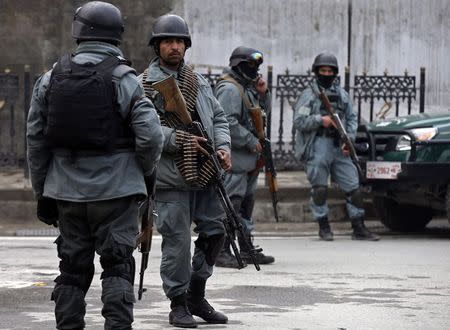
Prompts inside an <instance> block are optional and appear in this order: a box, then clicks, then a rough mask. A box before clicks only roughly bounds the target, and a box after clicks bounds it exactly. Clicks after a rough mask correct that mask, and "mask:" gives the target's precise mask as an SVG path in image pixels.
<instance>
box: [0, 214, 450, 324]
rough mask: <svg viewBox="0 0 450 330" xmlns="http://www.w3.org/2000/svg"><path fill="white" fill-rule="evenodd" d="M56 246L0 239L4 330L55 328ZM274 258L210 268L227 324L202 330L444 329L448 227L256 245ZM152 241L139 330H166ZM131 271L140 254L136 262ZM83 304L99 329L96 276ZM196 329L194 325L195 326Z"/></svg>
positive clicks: (214, 297)
mask: <svg viewBox="0 0 450 330" xmlns="http://www.w3.org/2000/svg"><path fill="white" fill-rule="evenodd" d="M53 240H54V238H18V237H4V238H2V240H0V269H1V270H2V271H1V272H0V315H1V317H0V329H4V330H6V329H11V330H12V329H20V330H23V329H43V330H44V329H45V330H46V329H54V319H53V308H54V304H53V302H51V301H50V293H51V290H52V287H53V279H54V277H55V276H56V275H57V264H58V260H57V258H56V248H55V246H54V244H52V241H53ZM259 242H260V243H261V244H262V245H263V246H264V248H265V249H267V250H268V251H270V252H271V254H273V255H274V256H275V258H276V263H275V264H273V265H266V266H262V267H261V268H262V269H261V271H260V272H257V271H256V270H255V269H254V268H253V267H252V266H251V265H250V266H248V267H247V268H245V269H242V270H240V271H238V270H234V269H226V268H216V271H215V274H214V275H213V277H212V278H211V280H210V281H209V284H208V290H207V298H208V299H209V300H210V302H211V303H212V304H213V305H214V306H215V307H216V308H217V309H218V310H221V311H223V312H225V313H226V314H227V315H228V317H229V320H230V322H229V324H228V325H206V324H204V323H200V325H199V328H200V329H202V328H203V329H292V330H294V329H295V330H298V329H346V330H359V329H380V330H381V329H382V330H384V329H449V328H450V319H449V317H448V310H449V309H450V299H449V297H450V284H449V283H450V275H449V274H450V263H449V262H448V251H449V248H450V226H449V225H448V223H443V224H442V226H437V227H433V228H429V229H427V230H426V232H425V233H421V234H416V235H408V236H404V235H398V236H393V235H390V234H383V233H382V240H381V241H379V242H361V241H352V240H350V238H349V237H348V236H346V235H343V236H338V237H337V238H336V240H335V241H333V242H323V241H319V240H318V239H317V238H316V237H290V238H288V237H284V238H276V237H265V238H263V237H261V238H260V239H259ZM160 243H161V239H160V238H159V237H156V238H155V240H154V242H153V246H152V251H151V253H150V261H149V268H148V271H147V272H146V274H145V286H146V287H147V289H148V291H147V292H146V293H145V294H144V297H143V300H142V301H140V302H138V303H137V304H136V305H135V323H134V328H135V329H170V328H171V327H170V326H169V324H168V317H167V315H168V312H169V301H168V300H167V299H166V298H165V297H164V294H163V292H162V289H161V279H160V277H159V262H160V257H161V253H160V249H159V245H160ZM135 256H136V258H137V260H136V261H137V264H138V265H139V262H140V255H139V254H138V253H136V254H135ZM100 271H101V268H100V266H99V264H98V263H97V264H96V274H95V277H94V281H93V284H92V288H91V290H90V291H89V293H88V295H87V310H88V313H87V316H86V322H87V329H95V330H96V329H103V319H102V317H101V313H100V312H101V301H100V281H99V275H100V274H99V273H100ZM199 320H200V319H199Z"/></svg>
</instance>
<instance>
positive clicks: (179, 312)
mask: <svg viewBox="0 0 450 330" xmlns="http://www.w3.org/2000/svg"><path fill="white" fill-rule="evenodd" d="M170 308H171V309H172V311H171V312H170V313H169V323H170V324H171V325H173V326H174V327H179V328H197V322H196V321H195V320H194V318H193V317H192V314H191V312H190V311H189V309H188V307H187V304H186V294H184V293H183V294H181V295H179V296H176V297H173V298H172V299H171V303H170Z"/></svg>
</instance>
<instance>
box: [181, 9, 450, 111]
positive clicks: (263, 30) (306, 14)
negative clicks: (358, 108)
mask: <svg viewBox="0 0 450 330" xmlns="http://www.w3.org/2000/svg"><path fill="white" fill-rule="evenodd" d="M183 3H184V6H183V9H182V10H180V13H182V12H184V14H185V18H186V20H187V21H188V23H189V25H190V27H191V30H192V35H193V48H192V50H190V54H189V59H190V61H191V62H192V63H201V64H213V65H224V64H225V65H226V64H227V63H228V58H229V55H230V53H231V51H232V50H233V49H234V48H235V47H237V46H239V45H249V46H252V47H255V48H258V49H261V50H262V51H263V52H264V54H265V55H266V62H265V64H271V65H273V67H274V73H275V74H277V73H281V72H284V70H285V69H286V68H289V70H290V71H291V72H292V73H305V71H306V70H307V69H308V68H310V66H311V63H312V61H313V59H314V57H315V55H317V54H318V53H319V52H321V51H323V50H329V51H331V52H333V53H335V54H336V55H337V57H338V60H339V63H340V69H341V71H342V72H343V69H344V66H345V65H346V64H347V36H348V12H347V10H348V3H349V1H348V0H334V1H331V0H278V1H267V0H265V1H264V0H263V1H261V0H247V1H241V0H222V1H220V4H219V3H218V2H216V1H209V0H184V2H183ZM352 9H353V10H352V13H353V15H352V35H351V45H352V47H351V63H350V64H351V65H350V66H351V70H352V74H354V73H358V74H361V73H362V72H363V71H367V72H368V73H369V74H382V73H383V72H384V71H385V70H387V71H388V72H389V74H403V73H404V71H405V70H407V71H408V72H409V73H410V74H414V75H419V69H420V67H421V66H423V67H425V68H426V70H427V71H426V83H427V89H426V92H427V95H426V104H427V105H430V106H436V107H443V108H446V109H449V108H450V106H449V104H450V66H449V65H447V64H448V54H449V53H450V19H449V18H448V17H449V16H450V1H448V0H428V1H422V0H377V1H368V0H353V1H352ZM263 70H264V69H263Z"/></svg>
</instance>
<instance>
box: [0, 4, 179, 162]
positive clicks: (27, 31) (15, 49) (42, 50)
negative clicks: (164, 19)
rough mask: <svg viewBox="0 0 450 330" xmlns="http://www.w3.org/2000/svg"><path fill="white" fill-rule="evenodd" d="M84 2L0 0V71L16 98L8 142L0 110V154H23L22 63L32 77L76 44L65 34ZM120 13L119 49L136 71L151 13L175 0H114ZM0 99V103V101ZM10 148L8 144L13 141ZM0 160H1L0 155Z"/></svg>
mask: <svg viewBox="0 0 450 330" xmlns="http://www.w3.org/2000/svg"><path fill="white" fill-rule="evenodd" d="M85 2H86V1H79V0H0V22H1V28H0V45H1V48H2V51H1V52H0V72H3V71H4V70H5V69H9V70H11V73H13V74H18V75H19V78H20V88H21V89H20V91H19V93H18V95H19V99H18V101H17V102H15V103H14V105H13V106H14V111H15V114H14V125H13V127H14V128H15V132H16V135H15V137H14V138H13V141H11V137H10V131H11V127H10V120H11V112H10V109H11V104H4V106H3V107H1V108H0V156H1V154H2V153H3V154H4V153H5V152H10V151H11V150H13V149H14V150H15V151H16V152H17V153H18V154H19V155H22V157H23V150H24V112H25V111H24V105H23V72H24V65H29V66H30V68H31V77H32V83H33V82H34V77H35V76H36V75H38V74H41V73H42V72H44V71H46V70H48V68H50V67H51V66H52V65H53V63H54V62H55V61H56V60H57V58H58V57H59V56H60V55H61V54H63V53H65V52H70V51H73V50H74V49H75V47H76V44H75V42H74V40H73V39H72V37H71V24H72V20H73V14H74V12H75V10H76V8H78V7H79V6H81V5H82V4H83V3H85ZM110 2H111V3H113V4H115V5H117V6H118V7H119V8H120V9H121V10H122V13H123V14H124V17H125V34H124V42H123V45H122V50H123V51H124V54H125V56H126V57H128V58H129V59H131V60H132V62H133V66H134V67H135V68H136V69H137V70H138V71H142V70H143V69H144V68H145V66H146V65H147V64H148V61H149V58H150V57H152V56H153V51H152V49H151V48H149V47H147V44H148V40H149V39H148V38H149V36H150V31H151V27H152V25H153V21H154V19H155V18H156V17H158V16H160V15H163V14H165V13H167V12H169V11H171V10H173V8H174V6H175V4H176V3H177V0H152V1H145V0H133V1H126V0H114V1H110ZM0 88H1V87H0ZM1 101H2V100H1V99H0V105H1ZM14 143H15V145H14V148H13V147H12V144H14ZM0 163H1V159H0Z"/></svg>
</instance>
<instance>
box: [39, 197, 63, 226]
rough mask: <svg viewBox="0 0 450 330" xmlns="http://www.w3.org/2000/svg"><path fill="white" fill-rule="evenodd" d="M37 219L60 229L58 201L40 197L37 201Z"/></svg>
mask: <svg viewBox="0 0 450 330" xmlns="http://www.w3.org/2000/svg"><path fill="white" fill-rule="evenodd" d="M37 217H38V219H39V220H40V221H42V222H44V223H46V224H47V225H53V226H54V227H58V222H57V221H58V208H57V206H56V199H53V198H48V197H40V198H39V199H38V201H37Z"/></svg>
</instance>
